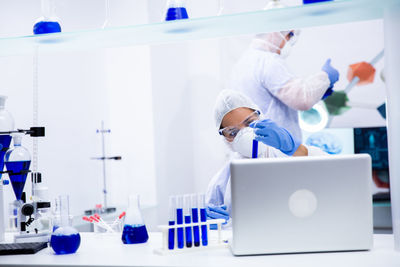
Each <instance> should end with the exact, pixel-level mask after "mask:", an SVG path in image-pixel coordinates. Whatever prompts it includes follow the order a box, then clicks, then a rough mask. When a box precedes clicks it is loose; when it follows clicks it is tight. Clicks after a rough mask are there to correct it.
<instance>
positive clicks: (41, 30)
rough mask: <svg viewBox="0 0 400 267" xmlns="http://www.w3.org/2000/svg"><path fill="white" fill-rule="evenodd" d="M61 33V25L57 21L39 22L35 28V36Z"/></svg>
mask: <svg viewBox="0 0 400 267" xmlns="http://www.w3.org/2000/svg"><path fill="white" fill-rule="evenodd" d="M53 32H61V26H60V23H58V22H57V21H39V22H38V23H36V24H35V25H34V26H33V33H34V34H45V33H53Z"/></svg>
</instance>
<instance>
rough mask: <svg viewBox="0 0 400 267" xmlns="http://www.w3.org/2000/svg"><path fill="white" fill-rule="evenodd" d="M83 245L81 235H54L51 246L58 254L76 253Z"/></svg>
mask: <svg viewBox="0 0 400 267" xmlns="http://www.w3.org/2000/svg"><path fill="white" fill-rule="evenodd" d="M80 244H81V236H80V234H79V233H77V234H72V235H54V234H53V235H52V236H51V239H50V245H51V247H52V248H53V250H54V252H55V253H56V254H71V253H75V252H76V251H77V250H78V248H79V246H80Z"/></svg>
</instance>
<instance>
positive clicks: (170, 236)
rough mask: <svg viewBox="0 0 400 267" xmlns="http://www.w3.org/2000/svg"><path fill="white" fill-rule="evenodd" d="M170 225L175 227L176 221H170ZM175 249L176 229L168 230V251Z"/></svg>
mask: <svg viewBox="0 0 400 267" xmlns="http://www.w3.org/2000/svg"><path fill="white" fill-rule="evenodd" d="M168 225H175V222H174V221H169V222H168ZM174 247H175V229H169V230H168V249H174Z"/></svg>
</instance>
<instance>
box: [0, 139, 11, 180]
mask: <svg viewBox="0 0 400 267" xmlns="http://www.w3.org/2000/svg"><path fill="white" fill-rule="evenodd" d="M10 143H11V136H10V135H0V145H1V149H0V171H3V169H4V154H6V152H7V150H8V148H9V147H10ZM1 175H2V173H0V178H1Z"/></svg>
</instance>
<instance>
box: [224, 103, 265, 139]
mask: <svg viewBox="0 0 400 267" xmlns="http://www.w3.org/2000/svg"><path fill="white" fill-rule="evenodd" d="M260 114H261V113H260V111H258V110H256V111H254V112H252V113H251V114H250V115H249V116H248V117H247V118H246V119H244V120H243V121H242V122H241V123H239V124H238V125H236V126H228V127H225V128H223V129H220V130H219V131H218V132H219V134H220V135H222V136H224V137H225V138H226V139H227V140H228V141H230V142H231V141H233V139H235V137H236V135H237V134H238V132H239V131H240V130H241V129H243V128H245V127H249V125H250V124H251V123H252V122H255V121H256V120H259V119H260Z"/></svg>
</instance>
